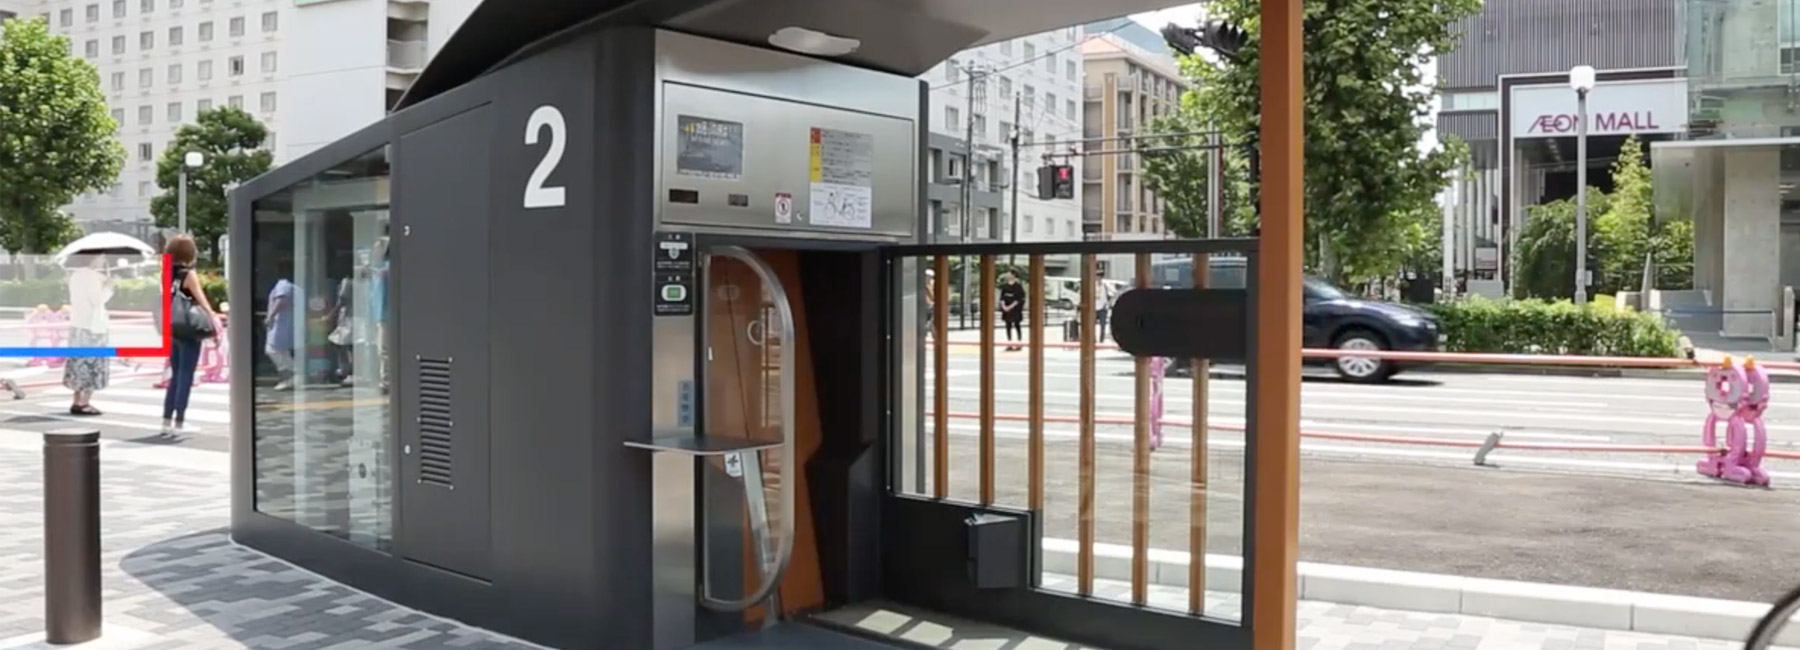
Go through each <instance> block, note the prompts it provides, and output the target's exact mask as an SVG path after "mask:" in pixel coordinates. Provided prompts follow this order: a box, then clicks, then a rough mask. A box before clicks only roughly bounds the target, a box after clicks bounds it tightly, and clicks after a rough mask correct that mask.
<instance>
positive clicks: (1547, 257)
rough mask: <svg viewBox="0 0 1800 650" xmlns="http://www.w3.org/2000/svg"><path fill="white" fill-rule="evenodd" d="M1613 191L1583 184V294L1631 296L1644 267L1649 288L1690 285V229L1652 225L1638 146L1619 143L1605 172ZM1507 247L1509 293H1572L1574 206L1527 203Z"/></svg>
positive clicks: (1689, 225) (1684, 224)
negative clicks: (1511, 277)
mask: <svg viewBox="0 0 1800 650" xmlns="http://www.w3.org/2000/svg"><path fill="white" fill-rule="evenodd" d="M1612 181H1613V192H1612V193H1611V194H1607V193H1605V192H1602V191H1600V189H1599V188H1595V187H1589V188H1588V191H1587V196H1588V199H1587V201H1588V215H1589V217H1590V221H1589V224H1590V226H1589V228H1588V259H1589V260H1590V263H1591V267H1590V270H1591V271H1592V273H1593V275H1594V284H1593V285H1592V286H1591V287H1590V289H1591V290H1590V292H1589V293H1590V294H1595V295H1598V294H1606V293H1614V292H1617V291H1637V290H1639V289H1640V288H1641V287H1642V286H1643V277H1644V276H1643V274H1644V265H1645V264H1646V263H1649V264H1650V265H1651V267H1652V268H1653V269H1654V270H1655V274H1656V277H1655V278H1654V279H1653V283H1654V286H1655V287H1656V288H1659V289H1685V288H1687V287H1690V286H1692V282H1693V264H1694V224H1693V222H1692V221H1689V220H1687V219H1671V220H1668V221H1663V222H1660V223H1659V222H1657V220H1656V202H1655V195H1654V193H1653V192H1652V182H1651V176H1650V167H1649V165H1648V164H1646V163H1645V161H1644V152H1643V145H1642V144H1640V143H1639V142H1638V141H1637V139H1636V138H1630V139H1627V140H1626V141H1625V144H1624V146H1622V147H1621V148H1620V149H1619V159H1618V160H1617V161H1615V162H1614V163H1613V167H1612ZM1528 215H1529V218H1528V219H1527V220H1526V222H1525V227H1524V228H1522V229H1521V230H1520V232H1519V239H1518V245H1517V246H1516V247H1515V248H1514V250H1513V264H1515V265H1516V266H1515V268H1516V269H1517V273H1518V275H1517V276H1516V280H1515V282H1516V283H1515V285H1514V293H1516V294H1518V295H1520V296H1522V297H1539V298H1567V297H1570V296H1572V295H1574V292H1575V268H1574V266H1575V202H1574V201H1573V200H1569V199H1565V200H1559V201H1551V202H1549V203H1545V204H1543V205H1538V206H1533V207H1532V208H1531V209H1530V210H1529V211H1528Z"/></svg>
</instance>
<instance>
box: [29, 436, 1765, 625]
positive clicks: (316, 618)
mask: <svg viewBox="0 0 1800 650" xmlns="http://www.w3.org/2000/svg"><path fill="white" fill-rule="evenodd" d="M35 442H36V436H33V435H29V434H27V433H23V432H17V431H5V430H0V648H8V647H10V646H11V644H10V643H9V642H8V640H9V639H16V638H18V637H23V636H25V635H30V634H34V633H39V632H41V631H42V629H43V618H42V617H43V587H42V585H43V575H42V573H43V559H42V556H41V552H42V532H41V513H42V510H41V494H42V487H41V485H42V484H41V473H40V472H41V455H40V452H38V451H37V449H36V448H35V446H34V445H35ZM178 451H179V452H180V453H181V454H185V455H183V456H180V457H179V458H173V457H169V456H167V455H166V454H167V450H158V449H155V448H151V447H146V446H143V445H135V444H131V443H123V442H112V443H109V446H108V447H107V448H106V449H104V450H103V451H102V457H103V458H104V459H105V461H104V462H105V465H104V468H103V473H104V474H103V475H104V483H103V497H104V506H103V507H104V522H103V525H104V552H105V556H104V558H103V560H102V562H103V566H104V568H105V590H106V591H105V599H106V618H107V622H108V623H109V625H116V626H120V627H123V628H128V629H129V630H134V631H138V632H143V633H145V635H146V639H145V641H144V643H142V644H139V645H135V646H133V648H132V650H177V649H182V650H189V649H191V650H242V649H252V648H253V649H257V650H262V649H268V650H353V649H366V650H373V649H382V650H435V649H448V648H477V649H482V650H488V649H492V650H513V649H518V650H524V649H525V648H533V647H535V646H531V645H528V644H524V643H521V642H517V641H513V640H510V639H506V638H503V637H499V636H496V635H493V634H490V633H487V632H484V631H481V630H477V629H473V628H469V627H467V626H463V625H459V624H456V623H454V622H451V621H446V620H443V619H439V618H436V617H432V616H428V615H425V614H421V613H419V612H417V611H414V610H410V609H406V608H402V607H396V606H394V605H392V604H389V603H387V602H385V601H381V600H379V599H376V598H373V597H371V596H368V595H365V594H362V593H359V592H356V591H354V590H351V589H349V588H346V587H344V586H342V585H339V584H336V583H333V582H330V581H326V580H322V579H320V578H318V577H316V576H314V575H312V574H310V573H307V572H304V571H301V570H298V569H296V568H294V567H292V566H290V565H288V564H286V563H283V562H280V561H277V560H274V559H272V558H269V557H268V556H265V555H262V554H260V553H257V552H254V551H251V550H248V549H244V548H241V547H238V546H236V545H234V544H232V543H231V541H230V540H229V539H228V538H227V536H226V533H225V527H226V525H227V523H228V518H229V511H228V508H227V502H228V499H229V485H228V482H227V478H226V477H227V475H226V473H225V470H226V458H225V456H224V455H223V454H216V453H211V452H197V451H186V450H178ZM159 453H160V454H164V455H161V456H158V455H155V454H159ZM1067 583H1068V580H1067V579H1066V578H1063V577H1054V576H1053V577H1051V579H1050V580H1049V584H1047V585H1046V586H1048V587H1051V588H1056V587H1058V586H1064V587H1066V586H1068V585H1067ZM1102 583H1103V584H1102V585H1101V587H1102V588H1101V590H1100V591H1102V592H1103V593H1105V594H1118V595H1121V596H1123V595H1124V594H1125V593H1127V590H1126V589H1125V586H1124V585H1122V584H1113V583H1109V582H1106V581H1102ZM1152 599H1153V601H1155V602H1156V603H1158V604H1160V605H1162V606H1164V607H1171V608H1180V607H1183V606H1185V603H1186V599H1187V596H1186V593H1185V591H1183V590H1181V589H1177V588H1170V587H1161V586H1157V587H1152ZM1209 601H1211V606H1210V607H1209V609H1210V610H1211V611H1213V612H1215V613H1216V614H1219V615H1229V614H1231V613H1234V610H1235V607H1236V604H1237V603H1236V598H1235V596H1233V595H1229V594H1219V595H1217V597H1216V598H1209ZM1300 619H1301V622H1300V629H1299V646H1300V650H1525V649H1541V650H1729V649H1732V648H1737V647H1739V645H1740V644H1739V643H1736V642H1732V641H1723V640H1702V639H1690V638H1680V637H1666V636H1657V635H1648V634H1640V633H1632V632H1617V631H1603V630H1592V629H1582V628H1574V627H1567V626H1557V625H1541V624H1531V623H1517V622H1511V621H1501V620H1495V619H1488V618H1480V617H1471V616H1457V615H1445V614H1423V613H1414V612H1399V611H1390V610H1380V609H1375V608H1369V607H1353V606H1345V605H1334V604H1330V603H1315V602H1305V603H1301V604H1300ZM608 650H613V649H608ZM617 650H636V649H617Z"/></svg>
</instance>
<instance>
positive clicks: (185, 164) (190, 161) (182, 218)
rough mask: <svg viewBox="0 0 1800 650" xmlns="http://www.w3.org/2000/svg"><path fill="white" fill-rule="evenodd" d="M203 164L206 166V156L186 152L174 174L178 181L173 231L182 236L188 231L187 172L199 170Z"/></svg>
mask: <svg viewBox="0 0 1800 650" xmlns="http://www.w3.org/2000/svg"><path fill="white" fill-rule="evenodd" d="M204 164H206V154H203V153H200V152H198V151H189V152H187V155H184V156H182V157H181V168H180V169H179V170H178V171H177V172H176V173H177V176H179V179H178V181H177V183H178V185H177V187H176V189H175V215H176V223H175V229H176V230H179V231H181V232H182V233H183V234H186V233H187V231H188V228H187V186H188V181H187V179H188V170H189V169H199V168H200V166H201V165H204Z"/></svg>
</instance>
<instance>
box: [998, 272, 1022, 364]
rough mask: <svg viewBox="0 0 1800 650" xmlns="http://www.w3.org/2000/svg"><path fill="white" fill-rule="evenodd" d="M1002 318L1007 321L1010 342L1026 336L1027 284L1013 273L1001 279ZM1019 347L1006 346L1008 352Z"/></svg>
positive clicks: (1008, 340) (1007, 336) (1007, 335)
mask: <svg viewBox="0 0 1800 650" xmlns="http://www.w3.org/2000/svg"><path fill="white" fill-rule="evenodd" d="M1000 320H1001V321H1002V322H1004V323H1006V341H1007V342H1008V343H1013V342H1015V341H1019V340H1021V339H1024V338H1025V327H1024V325H1023V323H1024V322H1025V286H1024V285H1022V284H1019V279H1018V278H1016V277H1013V274H1011V273H1008V274H1006V275H1005V276H1004V277H1002V278H1001V279H1000ZM1018 349H1019V346H1017V345H1008V346H1006V351H1008V352H1014V351H1017V350H1018Z"/></svg>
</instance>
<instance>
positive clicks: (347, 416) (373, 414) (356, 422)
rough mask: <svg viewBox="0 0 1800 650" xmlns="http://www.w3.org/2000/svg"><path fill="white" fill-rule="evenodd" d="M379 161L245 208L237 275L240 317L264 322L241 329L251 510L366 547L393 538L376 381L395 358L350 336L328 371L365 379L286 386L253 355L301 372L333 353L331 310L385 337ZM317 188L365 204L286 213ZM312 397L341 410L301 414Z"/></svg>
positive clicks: (389, 322) (386, 402)
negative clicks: (243, 286) (252, 256)
mask: <svg viewBox="0 0 1800 650" xmlns="http://www.w3.org/2000/svg"><path fill="white" fill-rule="evenodd" d="M385 159H386V157H385V155H384V153H383V150H382V149H376V150H374V151H371V152H369V153H367V154H365V155H363V156H361V157H359V158H357V159H354V160H350V161H347V162H345V163H344V164H343V165H340V166H339V167H338V168H336V169H332V170H329V171H327V172H325V173H324V174H321V175H320V176H318V177H315V178H311V179H306V180H303V181H300V182H299V183H296V184H295V185H293V186H290V187H289V188H287V189H283V190H279V191H277V192H275V193H274V194H272V195H269V196H265V197H262V198H260V199H258V200H257V201H256V203H255V205H254V209H253V211H252V212H253V213H254V214H255V217H254V221H253V222H252V223H251V226H250V233H249V236H250V240H251V241H249V242H246V243H245V244H244V245H243V249H244V250H247V251H257V253H258V255H257V262H256V263H255V264H252V265H251V272H250V277H249V278H247V279H246V280H247V281H248V282H249V284H250V293H251V295H252V296H254V302H253V304H250V305H247V306H245V307H243V309H245V313H255V314H267V320H268V323H269V326H268V327H266V328H265V327H253V328H249V329H251V330H252V331H253V332H254V333H253V334H252V335H251V336H253V337H255V338H256V339H258V340H254V341H253V342H252V343H253V344H252V345H251V346H250V349H251V350H254V351H256V353H254V354H252V355H249V356H250V357H251V358H253V359H254V360H255V363H254V365H253V366H252V367H250V368H245V369H241V370H240V371H241V372H250V373H252V374H253V375H255V379H254V380H253V381H252V383H253V385H254V387H253V388H252V389H251V391H252V393H253V396H254V399H255V402H254V403H255V405H256V406H255V407H254V408H253V409H252V410H251V412H250V423H249V424H250V430H251V439H250V445H251V452H250V453H251V458H252V461H251V462H252V469H253V471H252V476H254V477H255V478H254V479H253V481H254V484H255V507H256V509H257V511H259V512H261V513H263V514H265V515H269V516H271V517H276V518H280V519H285V520H288V521H292V522H294V523H296V524H299V525H302V526H306V527H308V528H311V529H313V530H316V531H318V532H320V533H324V534H326V535H330V536H333V537H337V538H340V539H344V540H347V541H349V542H351V543H353V544H357V545H361V546H364V547H368V548H374V549H378V550H387V549H389V548H390V546H391V541H392V539H393V521H394V520H393V512H394V475H393V474H392V473H390V472H389V471H388V468H389V466H390V465H393V464H394V463H393V462H392V461H391V459H389V458H388V457H387V453H388V452H387V450H388V449H389V448H390V447H393V446H394V445H395V444H396V443H395V440H394V433H395V432H394V429H393V427H392V422H391V420H390V418H389V414H390V411H389V408H390V405H391V402H390V398H389V397H388V395H387V394H386V393H385V391H383V390H382V386H381V385H380V381H379V380H378V378H379V377H381V376H383V374H384V373H383V367H382V364H384V363H386V361H385V360H386V359H387V358H389V357H390V356H396V355H390V354H388V353H387V351H386V349H385V345H384V344H385V340H384V338H383V337H381V336H375V335H370V336H360V337H353V339H354V340H353V342H352V344H351V345H350V346H349V348H348V350H347V354H344V355H342V356H341V357H338V358H341V359H342V360H341V361H340V362H339V363H341V364H343V365H342V366H340V368H342V369H346V370H349V371H350V373H351V376H352V377H357V378H359V379H369V380H370V381H355V382H345V383H343V384H340V383H338V382H331V383H329V384H325V383H312V382H289V381H286V380H285V377H283V376H282V375H281V373H280V372H278V371H277V370H276V363H275V362H274V361H273V360H272V359H270V355H269V354H267V353H265V352H264V351H274V352H275V353H276V354H277V355H279V356H280V357H281V358H283V359H284V360H286V359H301V360H304V361H302V363H303V364H304V365H302V366H301V367H302V368H310V366H311V365H313V364H312V362H311V361H310V360H312V359H316V358H323V357H326V356H334V355H337V353H336V352H329V353H328V346H329V344H328V343H327V342H326V338H327V337H326V333H327V331H328V330H330V329H331V326H329V325H326V324H325V320H326V319H325V318H324V316H325V315H326V313H327V310H328V309H329V310H331V313H335V310H336V307H338V306H340V305H341V306H344V307H346V308H347V309H345V313H347V314H349V317H350V318H352V319H364V320H363V321H360V322H355V323H353V326H352V327H353V329H355V330H357V331H363V332H381V331H387V332H392V331H393V319H392V314H393V310H392V309H390V308H388V306H389V305H390V304H392V303H391V298H392V296H391V295H390V294H389V293H388V291H387V277H388V276H387V272H388V268H389V267H388V256H387V250H388V246H387V242H388V239H387V230H388V205H387V192H386V189H385V188H386V187H387V179H388V167H387V164H386V162H385ZM320 181H327V182H329V183H330V184H331V185H332V186H333V187H334V192H350V193H352V194H354V195H357V196H366V197H370V198H369V199H367V200H365V201H364V202H362V203H359V204H358V205H357V206H356V207H355V208H354V209H351V208H341V209H330V208H326V209H319V208H307V209H305V210H304V211H295V210H294V207H293V206H295V205H313V204H317V203H318V202H319V200H320V198H322V197H316V196H309V194H311V192H313V191H314V190H312V186H314V185H316V184H318V183H319V182H320ZM359 190H360V191H359ZM284 363H285V361H284ZM334 365H336V364H334ZM345 366H347V367H345ZM290 389H291V390H290ZM322 400H341V401H342V402H343V403H346V404H352V405H353V406H346V407H343V408H339V409H331V410H326V409H319V408H317V407H313V406H311V405H313V404H316V403H319V402H320V401H322Z"/></svg>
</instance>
